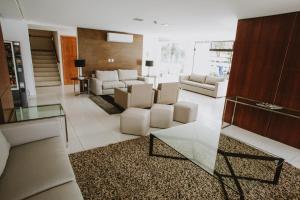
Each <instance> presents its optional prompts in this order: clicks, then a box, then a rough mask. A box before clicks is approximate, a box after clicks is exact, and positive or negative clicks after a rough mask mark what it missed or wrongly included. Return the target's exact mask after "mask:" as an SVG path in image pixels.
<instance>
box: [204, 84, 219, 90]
mask: <svg viewBox="0 0 300 200" xmlns="http://www.w3.org/2000/svg"><path fill="white" fill-rule="evenodd" d="M201 88H204V89H207V90H211V91H214V90H216V86H215V85H210V84H205V83H202V84H201Z"/></svg>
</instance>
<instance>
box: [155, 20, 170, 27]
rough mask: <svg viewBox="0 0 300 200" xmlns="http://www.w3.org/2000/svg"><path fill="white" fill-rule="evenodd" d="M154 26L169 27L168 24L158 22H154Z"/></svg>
mask: <svg viewBox="0 0 300 200" xmlns="http://www.w3.org/2000/svg"><path fill="white" fill-rule="evenodd" d="M153 23H154V24H157V25H160V26H169V24H167V23H159V22H158V21H156V20H154V21H153Z"/></svg>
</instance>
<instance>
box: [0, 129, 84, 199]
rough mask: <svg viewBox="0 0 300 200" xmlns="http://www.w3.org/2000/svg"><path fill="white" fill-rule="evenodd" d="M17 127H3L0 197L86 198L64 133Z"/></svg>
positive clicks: (0, 146)
mask: <svg viewBox="0 0 300 200" xmlns="http://www.w3.org/2000/svg"><path fill="white" fill-rule="evenodd" d="M28 127H30V128H29V129H28ZM15 130H16V129H15V128H14V127H1V131H0V199H3V200H4V199H5V200H20V199H28V200H53V199H55V200H83V197H82V194H81V191H80V189H79V187H78V185H77V183H76V180H75V175H74V173H73V169H72V166H71V164H70V161H69V157H68V154H67V152H66V144H65V142H64V139H63V137H62V136H61V134H60V133H57V132H52V133H50V132H49V131H45V132H39V133H37V132H36V130H37V129H35V130H34V128H32V126H27V129H26V127H25V129H24V131H22V132H20V131H17V132H16V131H15Z"/></svg>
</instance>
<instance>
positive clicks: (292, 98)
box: [267, 13, 300, 148]
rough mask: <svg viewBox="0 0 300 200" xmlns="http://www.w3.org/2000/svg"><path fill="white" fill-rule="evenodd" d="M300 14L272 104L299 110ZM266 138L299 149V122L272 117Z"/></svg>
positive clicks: (299, 14)
mask: <svg viewBox="0 0 300 200" xmlns="http://www.w3.org/2000/svg"><path fill="white" fill-rule="evenodd" d="M299 55H300V13H298V15H297V19H296V20H295V24H294V31H293V35H292V38H291V42H290V44H289V49H288V52H287V56H286V61H285V65H284V68H283V70H282V74H281V78H280V80H279V86H278V90H277V92H276V94H275V98H274V104H277V105H281V106H284V107H288V108H290V109H293V110H300V59H299ZM267 135H268V137H270V138H272V139H275V140H277V141H280V142H283V143H286V144H290V145H292V146H294V147H298V148H300V120H295V119H291V118H289V117H281V116H278V115H273V116H272V118H271V121H270V124H269V127H268V132H267Z"/></svg>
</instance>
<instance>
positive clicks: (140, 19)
mask: <svg viewBox="0 0 300 200" xmlns="http://www.w3.org/2000/svg"><path fill="white" fill-rule="evenodd" d="M132 20H134V21H137V22H142V21H144V19H142V18H138V17H135V18H133V19H132Z"/></svg>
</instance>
